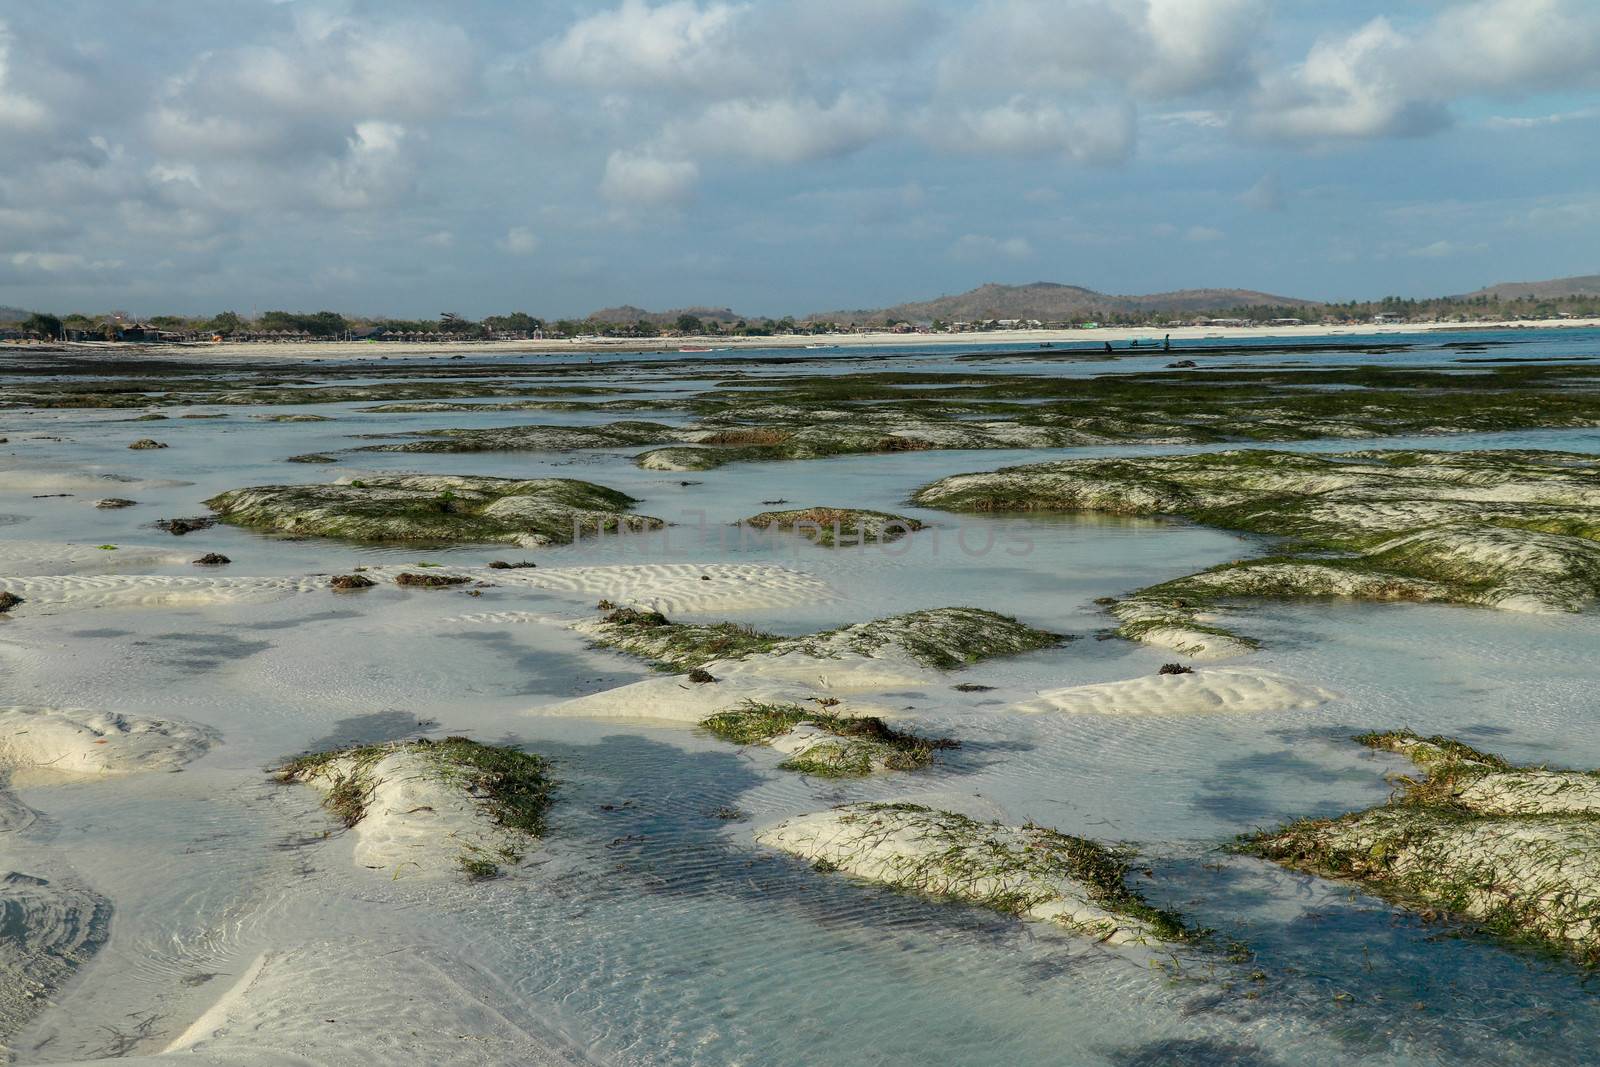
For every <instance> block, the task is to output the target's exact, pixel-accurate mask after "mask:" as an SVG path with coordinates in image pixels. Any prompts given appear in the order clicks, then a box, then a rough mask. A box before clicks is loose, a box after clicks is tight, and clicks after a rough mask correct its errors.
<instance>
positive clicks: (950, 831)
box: [757, 804, 1194, 944]
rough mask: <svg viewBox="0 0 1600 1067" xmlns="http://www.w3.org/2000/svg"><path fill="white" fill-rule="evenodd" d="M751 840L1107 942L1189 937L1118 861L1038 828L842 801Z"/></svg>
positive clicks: (1097, 847)
mask: <svg viewBox="0 0 1600 1067" xmlns="http://www.w3.org/2000/svg"><path fill="white" fill-rule="evenodd" d="M757 840H759V841H761V842H762V843H763V844H766V845H770V846H772V847H773V848H777V849H781V850H782V851H784V852H787V853H790V854H791V855H794V856H798V857H800V858H801V859H805V860H809V861H810V862H811V863H813V864H814V865H816V866H817V867H818V868H820V869H823V870H833V871H843V872H844V873H846V874H852V875H855V876H856V877H858V878H864V879H866V880H868V881H872V882H877V883H879V884H881V885H886V886H891V887H893V888H896V889H903V890H908V891H911V892H916V893H922V894H925V895H927V896H932V897H938V898H941V899H946V900H955V901H960V902H963V903H967V904H977V905H980V906H982V907H987V908H993V909H995V910H996V911H1003V912H1007V913H1009V914H1012V915H1017V916H1020V917H1023V918H1027V919H1038V920H1043V921H1047V922H1053V923H1056V924H1058V925H1060V926H1063V927H1065V928H1066V929H1068V930H1071V931H1074V932H1076V933H1080V934H1083V935H1086V936H1088V937H1092V938H1094V939H1096V940H1098V941H1104V942H1109V943H1111V944H1152V943H1157V942H1163V941H1183V940H1187V939H1189V938H1191V937H1193V936H1194V935H1193V933H1192V932H1191V931H1190V930H1189V929H1188V928H1187V927H1186V926H1185V925H1184V923H1183V920H1182V918H1181V917H1180V916H1178V915H1175V914H1173V913H1171V912H1167V911H1162V910H1160V909H1158V908H1155V907H1152V906H1151V905H1150V904H1148V903H1146V902H1145V900H1144V899H1143V897H1142V896H1140V894H1139V893H1138V892H1137V891H1135V890H1133V889H1131V888H1129V886H1128V884H1127V876H1128V866H1127V860H1126V857H1125V856H1123V855H1119V854H1118V853H1117V852H1115V851H1113V850H1111V849H1109V848H1107V847H1106V846H1104V845H1101V844H1099V843H1098V842H1095V841H1090V840H1088V839H1086V838H1081V837H1072V836H1070V835H1068V834H1062V833H1058V832H1056V831H1055V830H1051V829H1048V828H1046V827H1043V826H1035V825H1033V824H1031V823H1030V824H1028V825H1025V826H1003V825H1001V824H999V823H983V822H979V821H977V820H976V819H971V818H968V817H967V816H965V815H959V814H956V813H954V812H949V811H938V810H936V809H933V808H926V807H922V806H920V805H916V804H848V805H845V806H843V807H838V808H833V809H831V810H829V811H822V812H815V813H812V814H808V815H801V816H798V817H796V818H793V819H789V820H786V821H785V822H782V823H779V824H778V825H777V826H773V827H770V828H768V829H766V830H763V831H761V832H760V833H759V834H757Z"/></svg>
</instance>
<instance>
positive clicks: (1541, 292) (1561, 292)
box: [1455, 274, 1600, 300]
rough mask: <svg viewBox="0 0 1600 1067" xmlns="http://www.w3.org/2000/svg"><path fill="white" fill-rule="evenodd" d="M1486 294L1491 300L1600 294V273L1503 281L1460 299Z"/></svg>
mask: <svg viewBox="0 0 1600 1067" xmlns="http://www.w3.org/2000/svg"><path fill="white" fill-rule="evenodd" d="M1480 296H1486V297H1488V298H1489V299H1491V300H1495V299H1499V300H1549V299H1552V298H1554V297H1558V296H1600V274H1582V275H1579V276H1578V277H1575V278H1553V279H1551V280H1550V281H1547V282H1501V283H1500V284H1499V285H1491V286H1489V287H1488V288H1487V289H1479V290H1478V291H1477V292H1475V293H1468V294H1466V295H1465V296H1462V297H1456V298H1455V299H1458V300H1471V299H1473V298H1475V297H1480Z"/></svg>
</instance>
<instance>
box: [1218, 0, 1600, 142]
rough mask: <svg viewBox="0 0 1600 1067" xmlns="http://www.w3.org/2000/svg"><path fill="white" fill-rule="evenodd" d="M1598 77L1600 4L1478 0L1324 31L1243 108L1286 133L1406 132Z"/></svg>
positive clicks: (1251, 118) (1267, 129)
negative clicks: (1472, 102) (1486, 100)
mask: <svg viewBox="0 0 1600 1067" xmlns="http://www.w3.org/2000/svg"><path fill="white" fill-rule="evenodd" d="M1596 84H1600V4H1595V3H1594V2H1593V0H1474V2H1470V3H1460V2H1458V3H1455V4H1453V5H1450V6H1447V7H1446V8H1444V9H1443V10H1441V11H1440V12H1439V13H1438V14H1437V15H1436V16H1435V17H1434V18H1433V19H1432V20H1430V21H1428V22H1425V23H1420V24H1414V25H1409V26H1405V27H1398V26H1397V25H1396V24H1395V23H1394V22H1393V21H1391V20H1390V19H1389V18H1387V17H1382V16H1380V17H1378V18H1374V19H1372V20H1370V21H1369V22H1367V23H1366V24H1365V25H1363V26H1361V27H1360V28H1358V29H1356V30H1355V31H1353V32H1350V33H1347V34H1343V35H1332V36H1325V37H1323V38H1322V39H1320V40H1318V41H1317V43H1316V44H1315V45H1313V46H1312V48H1311V50H1310V51H1309V52H1308V53H1307V55H1306V58H1305V60H1304V61H1303V62H1301V63H1299V64H1296V65H1294V66H1290V67H1287V68H1285V69H1282V70H1279V71H1277V72H1275V73H1273V74H1271V75H1268V76H1266V77H1265V78H1263V79H1262V82H1261V86H1260V89H1259V91H1258V92H1257V93H1256V94H1255V98H1254V100H1253V101H1252V107H1251V111H1250V113H1249V115H1248V116H1247V118H1246V127H1247V128H1248V129H1249V130H1250V131H1251V132H1253V133H1255V134H1257V135H1260V136H1264V137H1267V138H1272V139H1280V140H1288V141H1329V140H1340V139H1352V138H1372V137H1406V136H1413V137H1414V136H1421V135H1424V134H1428V133H1433V132H1435V131H1436V130H1439V129H1441V128H1443V127H1444V126H1447V125H1449V123H1450V122H1451V115H1450V111H1449V107H1450V105H1451V104H1452V103H1454V102H1455V101H1457V100H1460V99H1463V98H1466V97H1474V96H1478V97H1499V96H1519V95H1521V94H1524V93H1528V92H1534V91H1540V90H1558V89H1581V88H1585V87H1589V86H1593V85H1596Z"/></svg>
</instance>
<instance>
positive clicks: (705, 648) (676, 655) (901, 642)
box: [579, 608, 1065, 671]
mask: <svg viewBox="0 0 1600 1067" xmlns="http://www.w3.org/2000/svg"><path fill="white" fill-rule="evenodd" d="M579 629H580V630H582V631H583V632H584V633H586V634H588V635H589V636H590V637H591V638H592V639H593V640H594V641H595V643H596V644H600V645H604V646H606V647H608V648H615V649H618V650H620V651H623V652H629V653H632V654H634V655H637V656H642V657H644V658H646V659H650V660H653V661H654V662H655V663H656V664H657V665H659V666H660V667H662V668H663V669H667V670H673V671H685V670H689V669H690V668H693V667H702V666H704V665H705V664H707V663H711V662H713V661H716V660H729V659H744V658H745V657H748V656H752V655H762V656H771V657H782V656H804V657H810V658H813V659H839V658H840V657H843V656H857V657H863V658H867V659H880V658H885V657H900V658H905V659H908V660H911V661H913V662H915V663H916V664H917V665H919V666H922V667H932V668H935V669H937V670H956V669H958V668H961V667H965V666H968V665H969V664H973V663H978V662H981V661H982V660H986V659H990V658H993V657H996V656H1014V655H1019V654H1021V653H1024V652H1033V651H1037V650H1039V649H1041V648H1049V647H1051V646H1053V645H1056V644H1059V643H1060V642H1062V641H1063V640H1065V638H1063V637H1062V636H1061V635H1059V634H1053V633H1049V632H1047V631H1045V630H1040V629H1036V628H1034V627H1032V626H1029V625H1027V624H1026V623H1022V622H1019V621H1017V620H1016V619H1013V618H1011V617H1010V616H1007V615H1001V614H999V613H998V612H993V611H985V610H983V609H981V608H932V609H928V610H925V611H912V612H907V613H906V614H903V615H891V616H888V617H887V618H882V619H874V620H872V621H871V622H859V623H854V624H852V625H850V626H845V627H841V628H839V629H836V630H824V631H822V632H820V633H815V634H809V635H806V636H804V637H779V636H777V635H774V634H768V633H763V632H761V631H759V630H756V629H754V628H751V627H745V626H739V625H737V624H734V623H675V622H672V621H670V620H669V619H667V617H666V616H664V615H662V614H661V613H659V612H647V611H636V610H633V609H626V608H624V609H618V610H615V611H612V612H611V613H609V614H608V615H606V616H605V617H604V618H603V619H602V620H600V621H599V622H596V623H587V624H583V625H581V626H580V627H579Z"/></svg>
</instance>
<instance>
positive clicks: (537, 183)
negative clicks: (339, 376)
mask: <svg viewBox="0 0 1600 1067" xmlns="http://www.w3.org/2000/svg"><path fill="white" fill-rule="evenodd" d="M1597 172H1600V0H1341V2H1339V3H1325V2H1320V0H974V2H966V3H961V2H956V0H593V2H579V0H532V2H529V0H454V2H452V3H439V2H432V3H419V2H408V0H381V2H364V0H278V2H273V0H50V2H49V3H42V2H39V0H0V305H16V306H22V307H29V308H38V309H43V310H51V311H56V312H58V313H60V312H67V311H73V310H83V311H101V310H110V309H120V310H129V311H132V312H134V313H136V314H155V313H161V312H171V313H180V314H211V313H215V312H217V311H221V310H224V309H232V310H236V311H238V312H240V313H244V314H249V313H252V312H260V311H265V310H269V309H272V308H286V309H291V310H306V311H309V310H316V309H319V308H332V309H337V310H341V311H345V312H348V313H353V314H363V315H392V316H406V317H421V316H434V315H438V314H439V313H441V312H445V311H450V312H455V313H459V314H464V315H468V316H471V317H479V316H482V315H486V314H494V313H503V312H508V311H512V310H523V311H528V312H531V313H533V314H536V315H542V316H551V317H555V316H569V315H583V314H586V313H588V312H589V311H592V310H594V309H597V308H601V307H606V306H610V305H616V304H624V303H627V304H635V305H639V306H643V307H648V308H652V309H665V308H675V307H683V306H691V305H711V306H732V307H734V308H736V309H738V310H739V311H741V312H742V313H745V314H750V315H774V316H777V315H783V314H795V315H805V314H808V313H811V312H816V311H824V310H830V309H838V308H871V307H879V306H885V305H891V304H895V303H900V302H903V301H907V300H913V299H923V298H928V297H933V296H937V295H940V294H944V293H955V292H960V291H963V290H966V289H969V288H972V287H974V286H976V285H979V284H982V283H984V282H1003V283H1020V282H1029V281H1036V280H1045V281H1056V282H1064V283H1069V284H1079V285H1085V286H1088V287H1091V288H1094V289H1099V290H1102V291H1105V292H1113V293H1143V292H1158V291H1166V290H1172V289H1181V288H1200V287H1241V288H1251V289H1260V290H1264V291H1267V292H1272V293H1279V294H1284V295H1289V296H1298V297H1307V298H1315V299H1327V300H1349V299H1371V298H1377V297H1381V296H1385V295H1391V294H1394V295H1403V296H1428V295H1439V294H1448V293H1460V292H1466V291H1470V290H1473V289H1476V288H1479V287H1481V286H1484V285H1488V284H1491V283H1494V282H1500V281H1514V280H1533V279H1540V278H1550V277H1559V276H1565V275H1572V274H1591V273H1600V181H1597V180H1596V179H1597Z"/></svg>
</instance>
